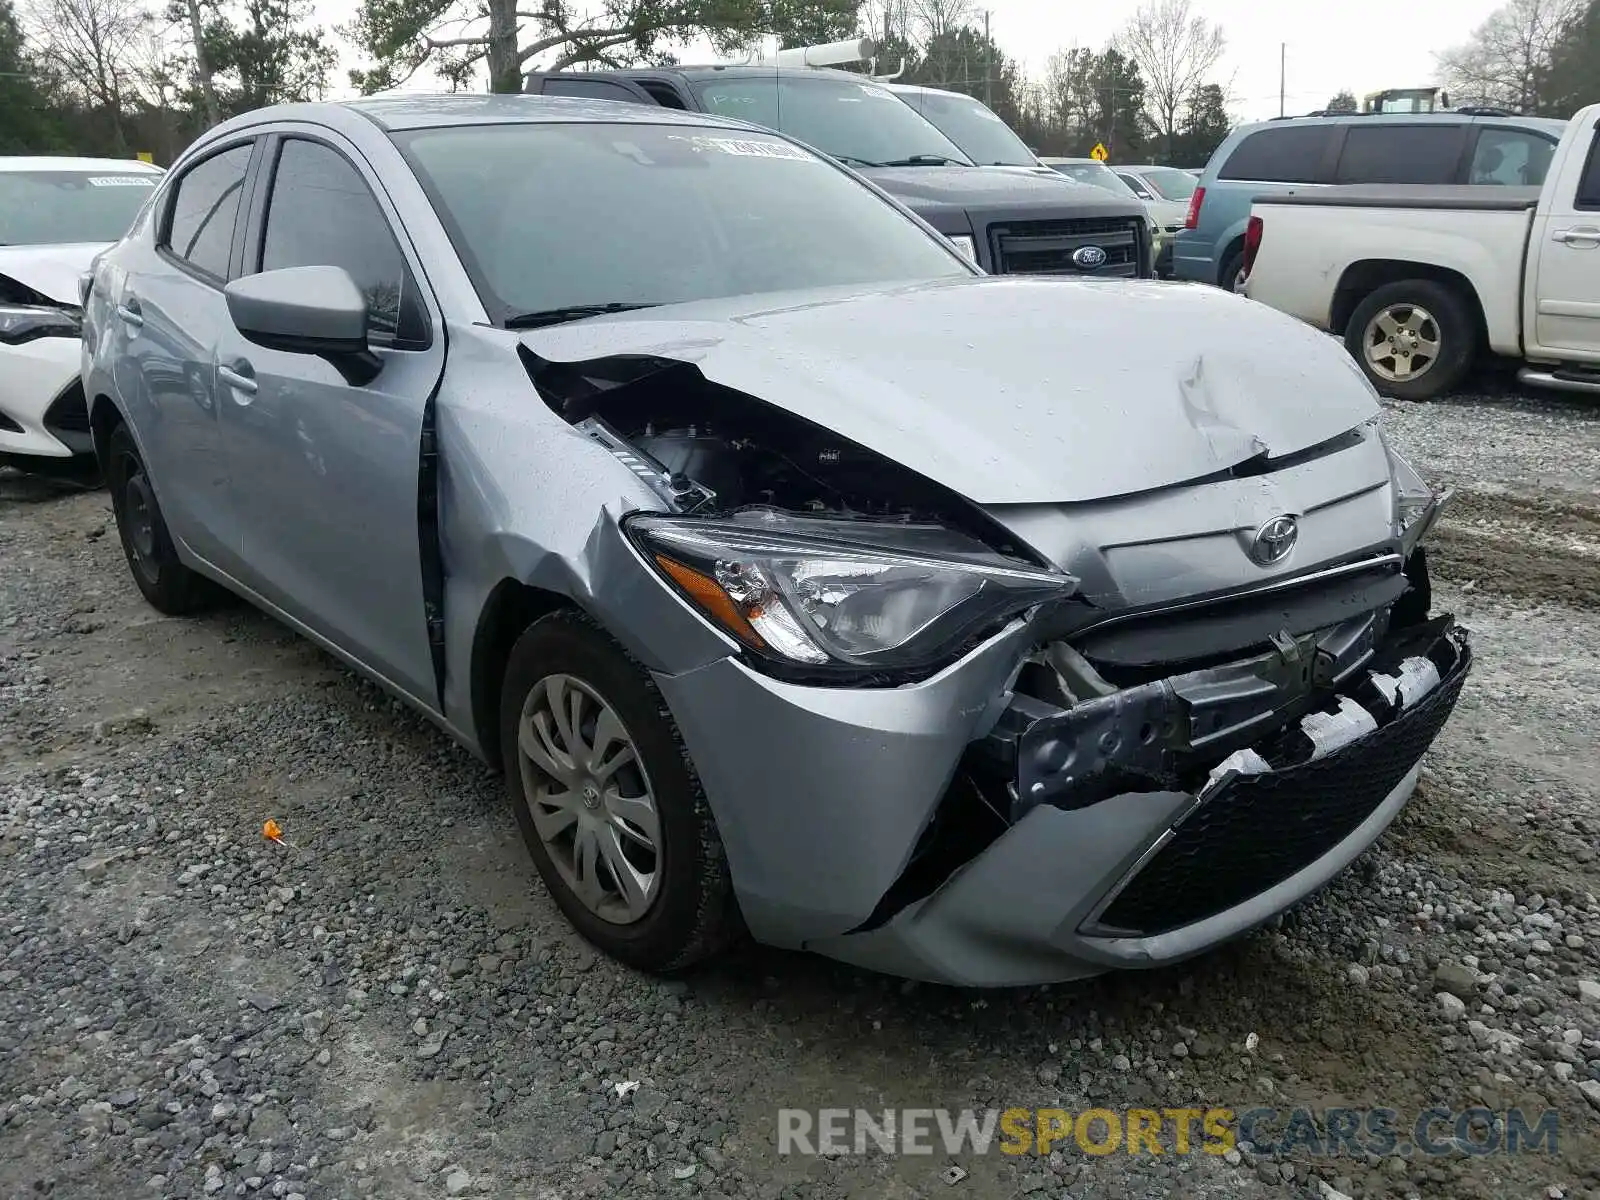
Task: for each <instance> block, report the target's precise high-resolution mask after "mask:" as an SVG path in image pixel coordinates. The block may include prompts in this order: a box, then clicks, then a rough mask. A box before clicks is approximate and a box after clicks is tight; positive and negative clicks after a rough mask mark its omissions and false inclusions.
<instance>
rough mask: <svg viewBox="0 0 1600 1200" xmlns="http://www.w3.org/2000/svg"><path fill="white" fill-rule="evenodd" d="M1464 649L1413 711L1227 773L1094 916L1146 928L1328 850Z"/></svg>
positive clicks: (1436, 701)
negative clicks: (1350, 736)
mask: <svg viewBox="0 0 1600 1200" xmlns="http://www.w3.org/2000/svg"><path fill="white" fill-rule="evenodd" d="M1470 662H1471V653H1470V651H1469V650H1468V649H1467V648H1466V646H1465V645H1463V646H1462V648H1461V657H1460V660H1459V661H1458V662H1457V663H1456V664H1455V669H1454V670H1453V671H1452V672H1451V673H1450V674H1449V675H1448V676H1447V677H1446V678H1445V679H1443V680H1442V681H1441V682H1440V684H1439V686H1438V687H1436V688H1435V689H1434V690H1433V691H1432V692H1430V693H1429V694H1428V695H1427V696H1426V697H1424V699H1423V700H1422V702H1421V703H1419V704H1418V705H1417V706H1416V707H1415V708H1414V709H1411V710H1410V711H1408V712H1405V713H1402V714H1401V715H1400V716H1399V717H1397V718H1395V719H1394V720H1393V721H1391V722H1390V723H1389V724H1388V725H1385V726H1383V727H1382V728H1380V729H1379V730H1377V731H1376V732H1375V733H1372V734H1370V735H1368V736H1367V737H1366V738H1364V739H1362V740H1361V741H1360V742H1358V743H1356V744H1354V745H1351V746H1349V747H1347V748H1346V749H1344V750H1342V751H1337V752H1335V753H1333V754H1330V755H1328V756H1327V757H1326V758H1320V759H1316V760H1314V761H1312V762H1306V763H1301V764H1300V765H1298V766H1292V767H1285V768H1282V769H1280V770H1276V771H1272V772H1270V773H1267V774H1261V775H1246V776H1240V777H1237V778H1235V779H1234V780H1233V781H1232V782H1231V783H1229V784H1225V785H1223V787H1222V788H1221V789H1220V790H1219V791H1218V792H1217V794H1216V795H1214V796H1213V797H1212V798H1211V799H1210V800H1208V801H1207V802H1206V803H1205V804H1202V805H1201V806H1200V807H1199V808H1197V809H1196V810H1195V811H1194V812H1192V813H1190V814H1189V815H1188V816H1187V817H1186V818H1185V819H1184V820H1183V822H1182V823H1181V824H1179V825H1178V826H1177V828H1176V830H1175V831H1174V833H1173V836H1172V838H1171V839H1170V840H1169V841H1168V842H1167V844H1166V845H1164V846H1162V847H1161V849H1160V850H1158V851H1157V852H1156V853H1155V854H1154V855H1153V856H1152V857H1151V859H1150V861H1149V862H1147V863H1146V864H1145V865H1144V866H1143V867H1142V868H1140V870H1139V873H1138V874H1137V875H1135V876H1134V877H1133V878H1132V879H1131V880H1130V881H1129V882H1128V884H1127V886H1125V887H1124V888H1123V889H1122V891H1121V893H1119V894H1118V895H1117V897H1116V899H1115V900H1113V901H1112V903H1111V904H1110V906H1109V907H1107V908H1106V910H1105V911H1104V912H1103V913H1102V914H1101V915H1100V918H1099V921H1098V922H1097V923H1098V925H1099V926H1100V927H1102V929H1104V930H1106V931H1111V930H1116V931H1127V932H1129V933H1134V934H1142V935H1145V936H1150V935H1153V934H1158V933H1166V932H1168V931H1169V930H1173V929H1180V928H1182V927H1183V926H1185V925H1189V924H1192V923H1194V922H1195V921H1203V920H1205V919H1206V918H1207V917H1212V916H1215V915H1216V914H1217V913H1220V912H1225V911H1227V910H1228V909H1230V908H1233V907H1234V906H1235V905H1238V904H1242V903H1244V902H1245V901H1246V900H1248V899H1250V898H1251V897H1252V896H1256V895H1259V894H1260V893H1262V892H1264V891H1266V890H1267V889H1268V888H1270V887H1272V886H1274V885H1275V884H1278V883H1281V882H1283V881H1284V880H1285V879H1287V878H1289V876H1291V875H1293V874H1294V873H1295V872H1297V871H1300V870H1303V869H1305V868H1306V867H1308V866H1310V865H1311V864H1312V863H1314V862H1316V861H1317V859H1319V858H1321V857H1322V856H1323V855H1324V854H1326V853H1327V852H1328V851H1330V850H1332V849H1333V848H1334V847H1335V846H1337V845H1338V844H1339V843H1340V842H1342V841H1344V839H1345V838H1347V837H1349V836H1350V834H1351V833H1353V832H1354V831H1355V830H1356V828H1357V827H1358V826H1359V825H1360V824H1361V823H1362V822H1363V821H1365V820H1366V819H1367V818H1368V817H1369V816H1371V815H1372V813H1373V812H1374V810H1376V809H1377V807H1378V805H1380V804H1382V803H1383V800H1384V798H1385V797H1386V796H1388V794H1389V793H1390V792H1391V791H1393V790H1394V787H1395V785H1396V784H1398V783H1399V782H1400V781H1401V780H1402V779H1404V778H1405V775H1406V772H1407V771H1409V770H1411V768H1412V767H1413V766H1414V765H1415V764H1416V762H1417V760H1418V759H1419V758H1421V757H1422V755H1423V753H1424V752H1425V751H1426V750H1427V749H1428V747H1429V746H1430V745H1431V744H1432V743H1433V739H1434V737H1435V736H1437V735H1438V732H1439V730H1440V729H1441V728H1443V727H1444V723H1445V721H1446V720H1447V719H1448V718H1449V716H1450V713H1451V711H1452V710H1453V709H1454V708H1455V705H1456V700H1457V698H1458V697H1459V696H1460V695H1461V685H1462V683H1463V682H1464V681H1465V679H1466V676H1467V669H1468V667H1469V665H1470Z"/></svg>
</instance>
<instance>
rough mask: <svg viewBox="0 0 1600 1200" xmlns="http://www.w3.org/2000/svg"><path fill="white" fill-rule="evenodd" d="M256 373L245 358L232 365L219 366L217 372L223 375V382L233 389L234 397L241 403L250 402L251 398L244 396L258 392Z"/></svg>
mask: <svg viewBox="0 0 1600 1200" xmlns="http://www.w3.org/2000/svg"><path fill="white" fill-rule="evenodd" d="M255 373H256V372H255V368H254V367H252V366H251V365H250V364H249V363H247V362H245V361H244V360H243V359H240V360H239V361H238V362H236V363H234V364H233V365H232V366H231V367H228V366H223V367H218V368H217V374H218V375H220V376H221V377H222V382H223V383H225V384H227V385H228V386H229V387H230V388H232V389H233V391H234V397H233V398H234V399H235V400H238V401H239V402H240V403H241V404H248V403H250V402H249V400H246V399H243V397H246V396H254V395H255V394H256V381H255Z"/></svg>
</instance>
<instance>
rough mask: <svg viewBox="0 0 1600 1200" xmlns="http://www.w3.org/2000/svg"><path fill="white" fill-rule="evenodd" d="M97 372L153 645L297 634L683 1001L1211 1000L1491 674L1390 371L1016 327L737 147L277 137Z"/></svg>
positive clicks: (1013, 302)
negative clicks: (846, 992)
mask: <svg viewBox="0 0 1600 1200" xmlns="http://www.w3.org/2000/svg"><path fill="white" fill-rule="evenodd" d="M83 369H84V379H85V389H86V394H87V396H88V398H89V403H90V406H91V408H90V418H91V426H92V430H93V438H94V445H95V448H96V452H97V453H98V455H99V458H100V460H101V463H102V465H103V467H104V469H105V472H106V476H107V479H108V482H109V486H110V489H111V495H112V500H113V505H114V508H115V512H116V517H117V525H118V529H119V532H120V534H121V538H122V542H123V546H124V548H125V550H126V553H127V559H128V563H129V566H130V568H131V570H132V573H133V577H134V580H135V582H136V583H137V584H138V586H139V588H140V590H141V591H142V592H143V593H144V595H145V597H146V598H147V599H148V600H149V601H150V603H151V604H153V605H154V606H155V607H156V608H158V609H159V610H161V611H163V612H167V613H182V612H190V611H193V610H195V609H197V608H199V607H200V606H202V605H204V604H206V603H207V602H209V601H210V600H212V599H213V598H214V597H215V596H216V595H217V593H218V591H219V589H226V590H228V591H231V592H234V593H237V594H239V595H241V596H244V597H246V598H248V599H249V600H250V601H251V602H253V603H254V604H256V605H258V606H260V607H261V608H262V609H264V610H266V611H267V612H269V613H271V614H273V615H274V616H276V617H277V618H279V619H280V620H282V621H284V622H285V623H287V624H289V625H291V626H292V627H294V628H295V629H297V630H299V631H300V632H301V633H303V634H304V635H305V636H307V637H308V638H311V639H313V640H314V641H316V642H318V643H319V644H321V645H322V646H323V647H325V648H326V649H328V650H329V651H331V652H332V653H334V654H336V655H338V656H339V657H341V658H342V659H344V660H345V661H346V662H348V663H350V664H351V665H352V666H354V667H355V668H357V669H358V670H360V671H361V672H363V673H364V674H366V675H368V676H370V677H371V678H372V679H374V680H376V681H377V682H378V683H380V684H381V685H383V686H384V687H385V688H387V689H389V690H390V691H391V692H392V693H393V694H395V695H396V696H399V697H402V698H403V699H404V700H406V701H407V702H409V703H410V704H412V705H414V706H415V707H416V708H417V709H419V710H421V711H422V712H423V713H425V714H427V715H428V716H429V717H430V718H432V719H433V720H434V721H436V722H437V723H438V724H439V725H441V726H442V727H443V728H444V729H446V730H448V731H449V732H450V733H451V734H452V735H453V736H454V737H455V738H456V739H458V740H459V741H460V742H461V743H462V744H463V745H464V746H465V747H467V749H468V750H470V751H471V752H473V753H475V754H477V755H480V756H481V757H482V758H484V759H485V760H487V761H488V762H490V763H493V764H496V765H499V766H502V767H503V769H504V771H505V775H506V779H507V783H508V787H509V791H510V793H511V796H512V799H513V800H514V803H515V807H516V813H517V817H518V820H519V821H520V823H521V827H522V831H523V834H524V835H525V838H526V841H527V845H528V849H529V852H530V854H531V856H532V859H533V863H534V865H535V866H536V867H537V869H538V872H539V874H540V875H541V877H542V878H543V880H544V883H545V885H546V886H547V887H548V889H549V891H550V894H551V895H552V896H553V898H554V899H555V901H556V903H557V904H558V905H559V906H560V907H561V909H562V910H563V912H564V913H565V914H566V915H567V916H568V917H569V918H570V920H571V921H572V922H573V924H574V925H575V926H576V927H577V928H578V929H579V930H580V931H582V933H583V934H584V935H585V936H587V937H588V938H590V939H591V940H592V941H593V942H594V943H596V944H597V945H599V946H601V947H603V948H604V949H606V950H607V951H609V952H611V953H612V954H614V955H616V956H617V957H619V958H621V959H624V960H626V961H628V962H630V963H633V964H636V965H638V966H641V967H644V968H646V969H650V970H662V971H665V970H673V969H676V968H680V967H683V966H684V965H686V964H689V963H691V962H694V961H696V960H698V959H701V958H704V957H705V956H707V955H709V954H711V953H713V952H714V951H716V950H717V949H719V948H721V947H723V946H725V945H727V944H728V943H729V942H730V941H731V940H732V939H734V938H736V937H739V936H744V935H745V934H748V935H752V936H754V937H755V938H756V939H758V940H760V941H763V942H767V943H771V944H774V945H779V946H787V947H797V948H809V949H813V950H816V951H819V952H821V953H824V954H829V955H832V956H835V957H837V958H840V959H844V960H848V961H852V962H857V963H862V964H866V965H869V966H872V967H874V968H878V969H883V970H889V971H895V972H900V973H903V974H906V975H911V976H916V977H921V978H927V979H938V980H949V981H955V982H960V983H974V984H1014V983H1022V982H1029V981H1038V980H1049V979H1066V978H1072V977H1080V976H1084V975H1089V974H1094V973H1096V972H1099V971H1104V970H1106V969H1109V968H1115V967H1128V966H1147V965H1152V964H1157V963H1164V962H1169V961H1173V960H1175V959H1179V958H1182V957H1185V956H1188V955H1192V954H1195V953H1197V952H1199V951H1202V950H1204V949H1206V948H1207V947H1210V946H1212V945H1215V944H1216V943H1218V942H1220V941H1223V940H1225V939H1228V938H1231V937H1235V936H1237V935H1239V934H1241V933H1243V932H1244V931H1246V930H1248V929H1251V928H1252V927H1254V926H1256V925H1258V924H1260V923H1261V922H1263V921H1265V920H1267V919H1268V918H1270V917H1271V916H1273V915H1274V914H1275V913H1277V912H1279V911H1281V910H1282V909H1283V908H1285V907H1286V906H1288V905H1290V904H1292V903H1293V902H1295V901H1296V900H1298V899H1300V898H1301V897H1303V896H1305V895H1306V894H1308V893H1309V892H1311V891H1312V890H1314V889H1316V888H1318V887H1320V886H1321V885H1322V884H1323V883H1325V882H1326V881H1327V880H1329V879H1330V878H1332V877H1333V876H1334V875H1335V874H1336V873H1337V872H1339V871H1340V870H1342V869H1343V868H1344V867H1345V866H1346V864H1348V863H1349V862H1350V861H1351V860H1352V859H1353V858H1354V857H1355V856H1356V855H1357V854H1359V853H1360V852H1361V851H1362V850H1363V849H1364V848H1365V847H1366V846H1368V845H1369V844H1370V843H1371V842H1372V841H1373V840H1374V839H1375V838H1376V837H1377V836H1378V835H1379V834H1380V833H1381V832H1382V831H1383V829H1384V828H1385V827H1386V826H1387V825H1388V823H1389V822H1390V821H1391V820H1392V819H1393V818H1394V816H1395V814H1396V813H1397V812H1398V810H1399V809H1400V807H1401V806H1402V805H1403V804H1404V803H1405V802H1406V799H1407V797H1408V796H1409V795H1410V793H1411V790H1412V788H1413V786H1414V785H1415V783H1416V779H1417V774H1418V770H1419V766H1418V760H1419V759H1420V758H1421V756H1422V754H1423V753H1424V751H1425V750H1426V749H1427V747H1428V745H1429V744H1430V742H1431V741H1432V739H1433V737H1434V735H1435V734H1436V733H1437V731H1438V730H1439V728H1440V726H1441V725H1442V724H1443V722H1444V721H1445V719H1446V718H1447V716H1448V715H1449V713H1450V710H1451V708H1452V706H1453V705H1454V703H1455V699H1456V696H1457V694H1458V692H1459V689H1460V688H1461V685H1462V682H1463V679H1464V677H1465V675H1466V673H1467V670H1468V665H1469V660H1470V651H1469V649H1468V643H1467V639H1466V635H1465V633H1464V632H1463V631H1462V630H1460V629H1459V628H1457V627H1456V626H1455V625H1454V624H1453V622H1452V621H1451V619H1450V618H1449V617H1448V616H1436V615H1433V614H1432V613H1431V612H1430V599H1429V588H1428V577H1427V567H1426V560H1425V556H1424V551H1423V550H1422V549H1421V548H1420V547H1419V542H1420V541H1421V539H1422V537H1423V535H1424V534H1425V533H1426V531H1427V529H1428V527H1429V525H1430V524H1431V523H1432V521H1433V520H1434V517H1435V515H1436V514H1437V512H1438V509H1439V505H1440V501H1441V497H1439V496H1437V495H1435V494H1434V492H1433V491H1431V490H1430V489H1429V488H1428V487H1427V486H1426V485H1425V484H1424V483H1423V482H1422V481H1421V480H1420V479H1419V478H1418V477H1417V476H1416V474H1415V472H1413V471H1412V470H1411V469H1410V468H1409V467H1408V466H1407V465H1406V464H1405V463H1404V462H1403V461H1401V460H1400V459H1399V458H1398V457H1397V456H1396V455H1394V454H1393V453H1392V451H1391V450H1390V449H1389V447H1388V446H1387V444H1386V442H1385V440H1384V438H1383V436H1382V433H1381V430H1380V428H1379V426H1378V422H1377V418H1378V412H1379V409H1378V405H1377V402H1376V399H1375V397H1374V395H1373V393H1372V391H1371V389H1370V387H1368V385H1367V384H1366V382H1365V381H1364V379H1363V378H1362V377H1361V375H1360V374H1359V372H1357V371H1356V370H1355V369H1354V368H1353V367H1352V365H1351V364H1350V362H1349V361H1348V359H1347V358H1346V356H1345V355H1344V354H1343V352H1342V351H1341V349H1340V348H1339V347H1338V346H1335V345H1333V344H1332V343H1329V342H1328V341H1327V340H1326V339H1325V338H1323V337H1321V336H1320V335H1318V334H1316V333H1314V332H1313V331H1311V330H1308V329H1305V328H1303V327H1302V326H1300V325H1299V324H1298V323H1296V322H1294V321H1293V320H1290V319H1289V318H1286V317H1283V316H1281V315H1279V314H1277V313H1274V312H1270V311H1268V310H1266V309H1264V308H1261V307H1259V306H1256V305H1253V304H1251V303H1250V302H1248V301H1246V300H1243V299H1241V298H1238V297H1234V296H1230V295H1226V294H1223V293H1220V292H1216V291H1214V290H1212V289H1201V288H1188V287H1183V286H1167V285H1162V284H1157V283H1154V282H1148V281H1143V282H1141V281H1135V282H1112V281H1105V282H1096V281H1086V280H1080V279H1050V278H1024V277H1004V278H988V277H985V276H983V275H982V274H981V273H980V272H979V271H977V270H976V269H975V268H974V267H972V266H971V265H969V264H968V263H967V262H966V261H965V260H964V259H963V258H962V257H961V256H960V255H959V254H957V253H956V252H955V251H954V250H953V249H952V248H951V247H950V245H949V244H948V243H947V242H945V241H944V240H943V239H941V238H940V237H938V236H937V235H936V234H935V233H934V232H933V230H932V229H931V228H930V227H929V226H927V225H926V224H924V223H923V222H922V221H920V220H919V219H918V218H916V217H914V216H913V215H912V214H911V213H909V212H908V211H907V210H906V209H904V208H902V207H901V206H899V205H898V204H896V203H895V202H894V201H893V200H891V199H890V198H888V197H887V196H885V195H884V194H883V193H882V192H880V191H878V190H876V189H875V188H873V187H872V186H870V185H869V184H867V183H866V182H864V181H863V180H862V179H861V178H859V177H858V176H856V175H855V174H853V173H852V172H850V171H849V170H848V169H846V168H844V167H842V166H840V165H839V164H838V163H836V162H833V161H831V160H829V159H825V158H822V157H819V156H818V155H816V154H814V153H813V152H811V151H810V150H809V149H806V148H805V147H803V146H800V145H798V144H796V143H795V142H792V141H790V140H788V139H786V138H784V137H782V136H780V135H778V134H775V133H772V132H769V131H765V130H761V129H758V128H756V127H753V126H749V125H743V124H739V123H736V122H732V121H727V120H721V119H717V118H713V117H706V116H701V115H696V114H692V113H686V112H681V111H673V110H668V109H660V108H647V107H644V106H633V105H615V104H604V103H586V102H581V101H575V100H553V99H542V98H536V97H497V98H484V97H467V96H454V97H437V98H407V99H375V100H365V101H360V102H354V103H349V104H328V105H304V106H291V107H282V108H274V109H266V110H263V111H260V112H256V113H253V114H250V115H248V116H245V117H241V118H237V119H235V120H232V121H230V122H227V123H225V124H223V125H221V126H219V127H218V128H216V129H215V130H213V131H211V132H210V133H208V134H207V135H206V136H205V137H203V138H201V139H200V141H199V142H197V143H196V144H195V145H194V146H193V147H191V148H190V149H189V150H188V151H187V152H186V153H185V155H184V156H183V158H182V160H181V161H179V162H178V163H177V164H176V165H175V166H174V167H173V168H172V170H171V171H170V172H169V173H168V175H167V176H166V177H165V179H164V180H163V181H162V183H161V186H160V188H159V191H158V192H157V194H156V197H155V199H154V201H153V203H151V204H149V205H148V206H147V207H146V208H145V210H144V212H143V214H142V216H141V217H140V219H139V220H138V222H137V223H136V224H135V226H134V228H133V229H132V230H131V231H130V232H129V234H128V235H127V237H126V238H124V239H123V240H122V241H121V242H120V243H119V244H118V245H116V246H115V247H113V248H112V249H110V250H109V251H107V252H106V253H104V254H103V255H101V256H100V258H99V259H98V260H97V262H96V265H95V269H94V271H93V275H92V279H91V280H89V281H88V283H87V295H86V314H85V334H84V351H83Z"/></svg>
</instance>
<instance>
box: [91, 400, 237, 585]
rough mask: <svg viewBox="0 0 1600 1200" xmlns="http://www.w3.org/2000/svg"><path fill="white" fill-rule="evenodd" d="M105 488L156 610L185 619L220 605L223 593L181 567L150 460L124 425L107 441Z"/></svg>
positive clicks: (136, 576)
mask: <svg viewBox="0 0 1600 1200" xmlns="http://www.w3.org/2000/svg"><path fill="white" fill-rule="evenodd" d="M105 482H106V487H107V489H108V490H109V491H110V492H111V509H112V512H113V513H115V514H116V518H117V535H118V537H120V538H121V539H122V552H123V554H125V555H126V556H127V559H128V570H129V571H131V572H132V573H133V582H134V583H135V584H137V585H138V588H139V591H140V592H141V593H142V594H143V595H144V598H145V599H146V600H148V601H149V602H150V605H151V607H153V608H154V609H156V611H158V612H163V613H166V614H168V615H169V616H183V615H185V614H187V613H192V612H198V611H200V610H201V609H204V608H208V607H210V606H211V605H213V604H215V603H216V601H217V600H218V599H220V598H221V595H222V591H221V589H220V588H218V587H217V585H216V584H214V583H212V582H211V581H210V580H209V579H207V578H205V577H204V576H203V575H198V574H196V573H195V572H194V571H191V570H190V569H189V568H188V567H186V566H184V565H183V563H181V562H179V561H178V552H177V550H176V549H174V547H173V545H172V535H171V534H170V533H168V531H167V522H166V519H165V518H164V517H163V516H162V515H161V506H160V504H158V503H157V502H156V494H155V489H154V488H152V487H151V486H150V475H149V473H148V472H147V471H146V470H145V465H144V459H142V458H141V457H140V456H139V448H138V447H137V446H135V445H134V442H133V435H132V434H130V433H129V432H128V427H127V426H126V425H122V424H118V425H117V426H116V427H115V428H114V429H113V430H112V431H111V433H110V436H108V437H107V438H106V466H105Z"/></svg>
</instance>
